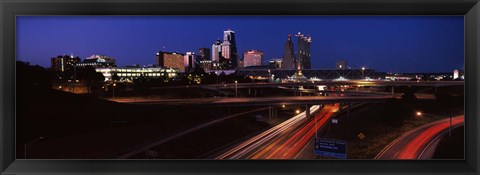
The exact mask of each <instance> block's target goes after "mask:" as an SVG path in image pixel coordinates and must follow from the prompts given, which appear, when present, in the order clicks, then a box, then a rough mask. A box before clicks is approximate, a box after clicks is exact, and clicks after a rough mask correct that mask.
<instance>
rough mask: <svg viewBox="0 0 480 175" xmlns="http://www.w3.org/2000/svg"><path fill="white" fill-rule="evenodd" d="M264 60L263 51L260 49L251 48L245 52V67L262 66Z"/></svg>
mask: <svg viewBox="0 0 480 175" xmlns="http://www.w3.org/2000/svg"><path fill="white" fill-rule="evenodd" d="M262 61H263V52H262V51H259V50H249V51H245V52H243V67H248V66H261V65H262Z"/></svg>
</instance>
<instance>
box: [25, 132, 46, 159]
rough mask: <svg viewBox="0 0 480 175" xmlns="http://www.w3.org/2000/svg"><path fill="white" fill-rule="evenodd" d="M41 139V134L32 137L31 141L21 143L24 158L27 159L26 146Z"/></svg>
mask: <svg viewBox="0 0 480 175" xmlns="http://www.w3.org/2000/svg"><path fill="white" fill-rule="evenodd" d="M41 139H43V136H41V137H38V138H36V139H33V140H32V141H30V142H28V143H25V144H24V145H23V154H24V157H25V159H27V148H28V146H30V145H31V144H32V143H35V142H36V141H39V140H41Z"/></svg>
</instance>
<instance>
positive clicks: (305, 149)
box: [110, 81, 464, 159]
mask: <svg viewBox="0 0 480 175" xmlns="http://www.w3.org/2000/svg"><path fill="white" fill-rule="evenodd" d="M319 84H322V85H325V84H326V85H327V86H328V85H331V86H333V85H345V86H362V87H363V86H408V87H410V86H429V87H435V88H436V87H442V86H457V85H463V84H464V83H463V82H457V81H448V82H391V81H343V82H333V81H332V82H321V83H316V82H311V83H281V86H280V85H279V84H278V83H242V84H217V85H193V86H178V87H164V89H169V88H177V89H178V88H205V89H215V90H233V88H235V91H236V89H237V88H282V87H287V88H283V89H285V90H289V88H288V87H293V89H294V88H295V87H297V86H302V87H306V88H307V89H306V91H304V92H306V94H307V95H305V96H278V97H226V98H225V97H224V98H211V97H209V98H179V99H171V98H170V99H163V98H142V97H136V98H135V97H134V98H132V97H129V98H121V97H117V98H116V99H110V100H111V101H115V102H119V103H129V104H135V105H144V104H148V105H182V106H186V107H188V105H200V106H225V107H236V106H252V107H262V108H265V107H266V106H267V107H268V106H269V108H271V107H274V108H278V106H285V105H287V106H292V105H293V106H304V107H302V109H303V110H302V111H301V112H299V111H298V110H297V114H295V115H294V116H292V117H289V118H288V119H286V120H285V121H283V122H280V123H277V124H275V125H273V126H271V127H270V128H268V129H266V130H264V131H262V132H259V133H257V134H255V135H252V136H250V137H248V138H243V139H241V140H237V141H236V142H235V143H232V144H231V145H229V146H225V147H223V148H222V149H218V150H217V151H216V152H212V153H211V154H209V155H207V156H206V157H207V158H210V159H305V158H307V159H312V158H316V157H317V156H313V142H312V141H313V139H316V138H320V137H321V136H318V133H319V132H320V131H321V129H322V128H325V127H328V125H330V124H331V122H332V118H334V117H335V116H336V115H338V112H339V111H342V110H343V109H348V114H349V115H350V105H351V104H359V103H369V104H370V103H384V102H385V101H387V100H400V99H402V98H403V97H402V95H401V94H398V93H393V89H392V93H391V94H390V92H360V93H359V92H358V91H357V92H355V91H353V90H351V89H350V90H348V89H347V90H345V91H343V90H342V92H337V91H326V90H325V91H321V92H322V93H324V94H323V95H318V92H319V91H317V90H316V86H317V85H319ZM308 88H311V89H308ZM160 89H162V88H160ZM435 92H436V89H435ZM308 93H311V94H309V95H308ZM327 94H328V95H327ZM416 95H417V97H416V99H417V100H435V99H436V97H435V95H434V94H429V93H417V94H416ZM347 106H348V108H346V107H347ZM269 113H271V111H269ZM463 123H464V117H463V116H459V117H454V118H453V119H452V126H453V128H456V127H458V126H461V125H463ZM212 124H213V123H212ZM208 125H210V124H208ZM200 126H201V127H200ZM200 126H199V127H195V128H193V129H188V130H187V131H189V132H190V131H192V132H193V131H196V130H198V129H201V128H204V127H205V126H207V125H206V124H202V125H200ZM449 126H450V123H449V122H447V119H443V120H438V121H434V122H431V123H427V124H424V125H422V126H419V127H417V128H415V129H412V130H410V131H408V132H406V133H404V134H403V135H401V136H399V137H398V138H396V139H395V140H393V141H392V142H390V143H389V144H388V145H386V146H385V147H384V148H383V149H382V150H381V151H380V152H379V153H378V154H377V156H375V157H374V159H429V158H432V156H433V152H434V151H435V146H437V145H438V143H439V139H440V138H442V137H444V135H445V131H446V129H448V128H449ZM185 134H186V133H185ZM175 137H177V136H175ZM163 141H165V139H164V140H162V143H163ZM156 143H159V144H161V143H160V142H156ZM157 145H158V144H157ZM154 147H155V145H154V146H151V147H149V148H154ZM146 149H148V148H145V147H144V148H142V149H137V150H133V151H132V152H130V153H128V154H124V155H121V156H120V157H118V158H122V159H124V158H129V157H130V156H133V155H135V154H138V153H140V152H142V151H145V150H146Z"/></svg>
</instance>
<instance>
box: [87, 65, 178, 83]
mask: <svg viewBox="0 0 480 175" xmlns="http://www.w3.org/2000/svg"><path fill="white" fill-rule="evenodd" d="M95 70H96V71H97V72H100V73H102V74H103V76H104V77H105V81H112V78H113V76H114V75H115V74H116V75H117V76H118V79H119V80H120V81H129V80H134V79H137V78H141V77H143V78H165V79H172V78H174V77H176V76H177V75H178V74H179V71H178V69H172V68H162V67H133V66H132V67H119V68H117V67H101V68H96V69H95Z"/></svg>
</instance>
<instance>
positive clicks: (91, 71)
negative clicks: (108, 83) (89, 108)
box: [82, 66, 105, 93]
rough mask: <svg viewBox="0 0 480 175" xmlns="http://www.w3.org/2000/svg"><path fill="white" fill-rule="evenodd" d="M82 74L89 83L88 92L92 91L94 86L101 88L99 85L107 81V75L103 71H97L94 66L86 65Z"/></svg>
mask: <svg viewBox="0 0 480 175" xmlns="http://www.w3.org/2000/svg"><path fill="white" fill-rule="evenodd" d="M82 74H83V79H84V80H85V82H86V83H87V93H91V91H92V88H93V89H96V88H99V87H100V86H99V85H100V84H101V83H103V81H105V76H103V74H102V73H100V72H97V71H96V70H95V68H94V67H92V66H86V67H85V69H84V70H83V72H82Z"/></svg>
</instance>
